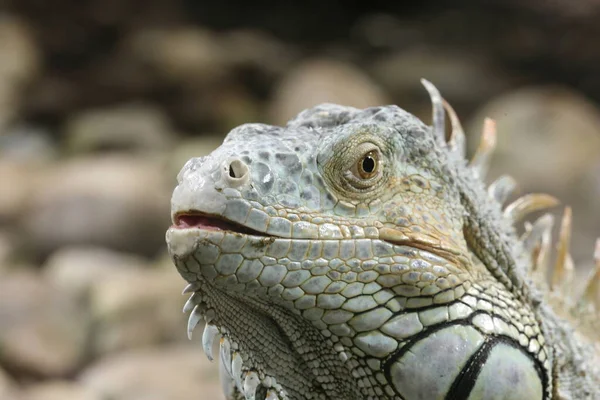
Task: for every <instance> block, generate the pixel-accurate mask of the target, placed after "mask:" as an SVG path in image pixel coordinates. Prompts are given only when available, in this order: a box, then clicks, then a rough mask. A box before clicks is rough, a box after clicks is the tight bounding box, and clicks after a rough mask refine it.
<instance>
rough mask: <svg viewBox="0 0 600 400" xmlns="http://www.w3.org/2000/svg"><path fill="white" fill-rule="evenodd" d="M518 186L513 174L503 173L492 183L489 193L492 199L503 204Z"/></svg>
mask: <svg viewBox="0 0 600 400" xmlns="http://www.w3.org/2000/svg"><path fill="white" fill-rule="evenodd" d="M516 187H517V181H515V180H514V179H513V177H512V176H508V175H502V176H501V177H500V178H498V179H496V180H495V181H494V182H492V183H491V184H490V186H489V187H488V194H489V196H490V197H491V198H492V199H494V200H496V201H497V202H498V203H500V204H501V205H502V204H504V203H506V200H508V198H509V197H510V195H511V194H512V193H513V192H514V190H515V189H516Z"/></svg>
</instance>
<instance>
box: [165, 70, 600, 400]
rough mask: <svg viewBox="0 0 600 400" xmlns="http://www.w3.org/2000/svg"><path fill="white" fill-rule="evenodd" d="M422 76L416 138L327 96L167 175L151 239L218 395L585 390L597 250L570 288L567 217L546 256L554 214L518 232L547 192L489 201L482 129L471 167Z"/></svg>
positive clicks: (593, 383)
mask: <svg viewBox="0 0 600 400" xmlns="http://www.w3.org/2000/svg"><path fill="white" fill-rule="evenodd" d="M423 84H424V85H425V87H426V89H427V91H428V92H429V94H430V97H431V99H432V103H433V123H432V126H431V127H430V126H427V125H425V124H424V123H423V122H421V121H420V120H419V119H418V118H416V117H415V116H413V115H411V114H409V113H408V112H406V111H404V110H402V109H400V108H399V107H397V106H384V107H372V108H367V109H364V110H359V109H356V108H352V107H344V106H339V105H333V104H323V105H319V106H316V107H314V108H311V109H308V110H305V111H303V112H301V113H300V114H299V115H298V116H297V117H295V118H294V119H292V120H291V121H290V122H289V123H288V124H287V126H285V127H276V126H269V125H264V124H257V123H253V124H245V125H242V126H239V127H237V128H235V129H233V130H232V131H231V132H230V133H229V134H228V135H227V137H226V138H225V140H224V142H223V144H222V146H221V147H219V148H218V149H216V150H215V151H214V152H212V153H211V154H210V155H207V156H205V157H199V158H193V159H191V160H189V161H188V162H187V163H186V164H185V166H184V167H183V169H182V170H181V172H180V173H179V175H178V177H177V179H178V185H177V187H176V188H175V190H174V192H173V197H172V205H171V215H172V220H173V225H172V226H171V227H170V228H169V229H168V231H167V234H166V238H167V243H168V246H169V251H170V254H171V256H172V259H173V261H174V263H175V265H176V267H177V270H178V271H179V273H180V274H181V276H182V277H183V278H184V279H185V280H186V281H187V282H188V283H189V285H188V286H187V287H186V288H185V289H184V293H191V297H190V299H189V300H188V302H187V303H186V305H185V307H184V311H191V314H190V317H189V323H188V328H187V329H188V334H189V335H191V332H192V330H193V329H194V327H195V326H196V325H197V324H198V323H199V321H200V320H201V319H204V320H205V322H206V325H205V328H204V333H203V336H202V344H203V347H204V350H205V352H206V354H207V356H208V357H209V359H211V360H212V359H213V353H212V349H213V343H215V342H214V341H215V338H220V357H219V358H220V366H221V367H220V369H221V377H222V379H221V382H222V385H223V388H224V391H225V396H226V398H227V399H246V400H275V399H280V400H286V399H289V400H300V399H328V400H334V399H335V400H354V399H377V400H383V399H404V400H417V399H425V400H433V399H445V400H456V399H469V400H475V399H531V400H535V399H544V400H548V399H553V400H556V399H577V400H580V399H600V334H599V333H598V332H600V323H599V321H598V320H599V317H600V315H599V313H598V310H599V309H600V306H599V303H600V301H599V298H600V283H599V282H600V242H599V245H598V249H597V250H596V267H595V269H594V270H593V272H592V274H591V277H590V279H589V280H588V281H586V282H585V283H584V284H583V285H581V286H582V288H583V289H582V294H581V295H580V294H576V292H575V286H576V285H574V282H573V278H572V276H573V263H572V260H571V257H570V256H569V249H568V247H569V236H570V228H571V210H570V209H569V208H566V210H565V214H564V216H563V218H562V223H561V230H560V238H559V240H558V244H557V252H556V255H555V256H553V257H552V256H551V253H552V246H553V245H552V237H551V235H552V234H551V230H552V225H553V217H552V215H551V214H546V215H544V216H542V217H541V218H539V219H537V220H536V221H535V222H534V223H526V224H525V227H524V232H523V233H522V234H518V233H517V230H516V228H515V227H514V225H515V224H517V223H519V222H520V221H521V220H522V219H523V217H524V216H525V215H526V214H528V213H530V212H531V211H535V210H540V209H544V208H547V207H550V206H554V205H556V203H557V202H556V200H555V199H554V198H553V197H551V196H548V195H543V194H529V195H526V196H524V197H521V198H519V199H518V200H516V201H514V202H513V203H511V204H509V205H508V206H506V207H503V204H504V203H505V202H506V201H507V200H508V197H509V195H510V194H511V192H512V191H513V189H514V187H515V182H514V180H513V179H512V178H510V177H507V176H503V177H501V178H499V179H498V180H496V181H495V182H493V183H492V184H491V185H489V186H488V187H486V186H485V184H484V181H483V180H484V178H485V175H486V170H487V167H488V164H489V159H490V155H491V153H492V150H493V148H494V144H495V128H494V123H493V121H491V120H487V121H486V124H485V125H484V130H483V135H482V141H481V144H480V146H479V148H478V150H477V152H476V153H475V155H474V157H473V158H472V159H471V161H470V162H468V161H467V160H466V159H465V135H464V132H463V130H462V128H461V125H460V122H459V120H458V118H457V117H456V115H455V112H454V111H453V110H452V108H451V107H450V105H449V104H448V103H447V102H445V100H444V99H442V97H441V96H440V94H439V92H438V90H437V89H436V88H435V87H434V86H433V85H432V84H431V83H429V82H427V81H423ZM446 112H447V115H448V117H449V120H450V121H451V125H452V129H451V133H449V134H446V130H445V118H446ZM551 258H556V262H555V263H553V264H554V268H553V270H552V269H550V268H549V264H550V259H551ZM549 275H551V277H549V279H547V278H548V276H549Z"/></svg>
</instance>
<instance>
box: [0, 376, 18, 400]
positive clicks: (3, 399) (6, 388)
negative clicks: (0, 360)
mask: <svg viewBox="0 0 600 400" xmlns="http://www.w3.org/2000/svg"><path fill="white" fill-rule="evenodd" d="M16 397H17V393H16V388H15V385H14V383H13V382H12V380H11V379H10V378H9V377H8V375H6V373H5V372H4V371H3V370H2V369H0V400H15V398H16Z"/></svg>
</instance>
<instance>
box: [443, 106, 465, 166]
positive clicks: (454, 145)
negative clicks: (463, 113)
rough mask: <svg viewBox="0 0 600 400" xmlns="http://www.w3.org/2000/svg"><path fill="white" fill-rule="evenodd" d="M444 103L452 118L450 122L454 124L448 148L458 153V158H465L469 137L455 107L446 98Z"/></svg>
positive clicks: (449, 116)
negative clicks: (467, 137)
mask: <svg viewBox="0 0 600 400" xmlns="http://www.w3.org/2000/svg"><path fill="white" fill-rule="evenodd" d="M442 102H443V104H444V108H445V109H446V112H447V113H448V118H450V123H451V124H452V133H450V139H449V140H448V149H449V150H450V152H452V153H453V154H456V156H457V158H458V159H460V160H462V159H464V158H465V155H466V154H467V139H466V136H465V131H464V130H463V127H462V125H461V123H460V120H459V119H458V116H457V115H456V112H455V111H454V108H452V106H451V105H450V103H448V102H447V101H446V100H444V99H442Z"/></svg>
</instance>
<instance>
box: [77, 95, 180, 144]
mask: <svg viewBox="0 0 600 400" xmlns="http://www.w3.org/2000/svg"><path fill="white" fill-rule="evenodd" d="M66 135H67V149H68V150H69V151H70V152H71V153H74V154H80V153H85V152H90V151H95V150H105V149H111V150H112V149H121V150H123V149H124V150H134V151H143V150H155V151H156V150H164V149H166V148H169V147H170V146H171V144H172V142H173V141H174V134H173V131H172V128H171V126H170V122H169V120H168V118H167V116H166V115H165V114H164V113H163V112H162V111H161V110H160V109H158V108H156V107H153V106H151V105H146V104H126V105H121V106H115V107H111V108H105V109H95V110H87V111H84V112H82V113H80V114H76V115H74V116H73V117H72V118H71V119H70V120H69V121H68V123H67V127H66Z"/></svg>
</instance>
